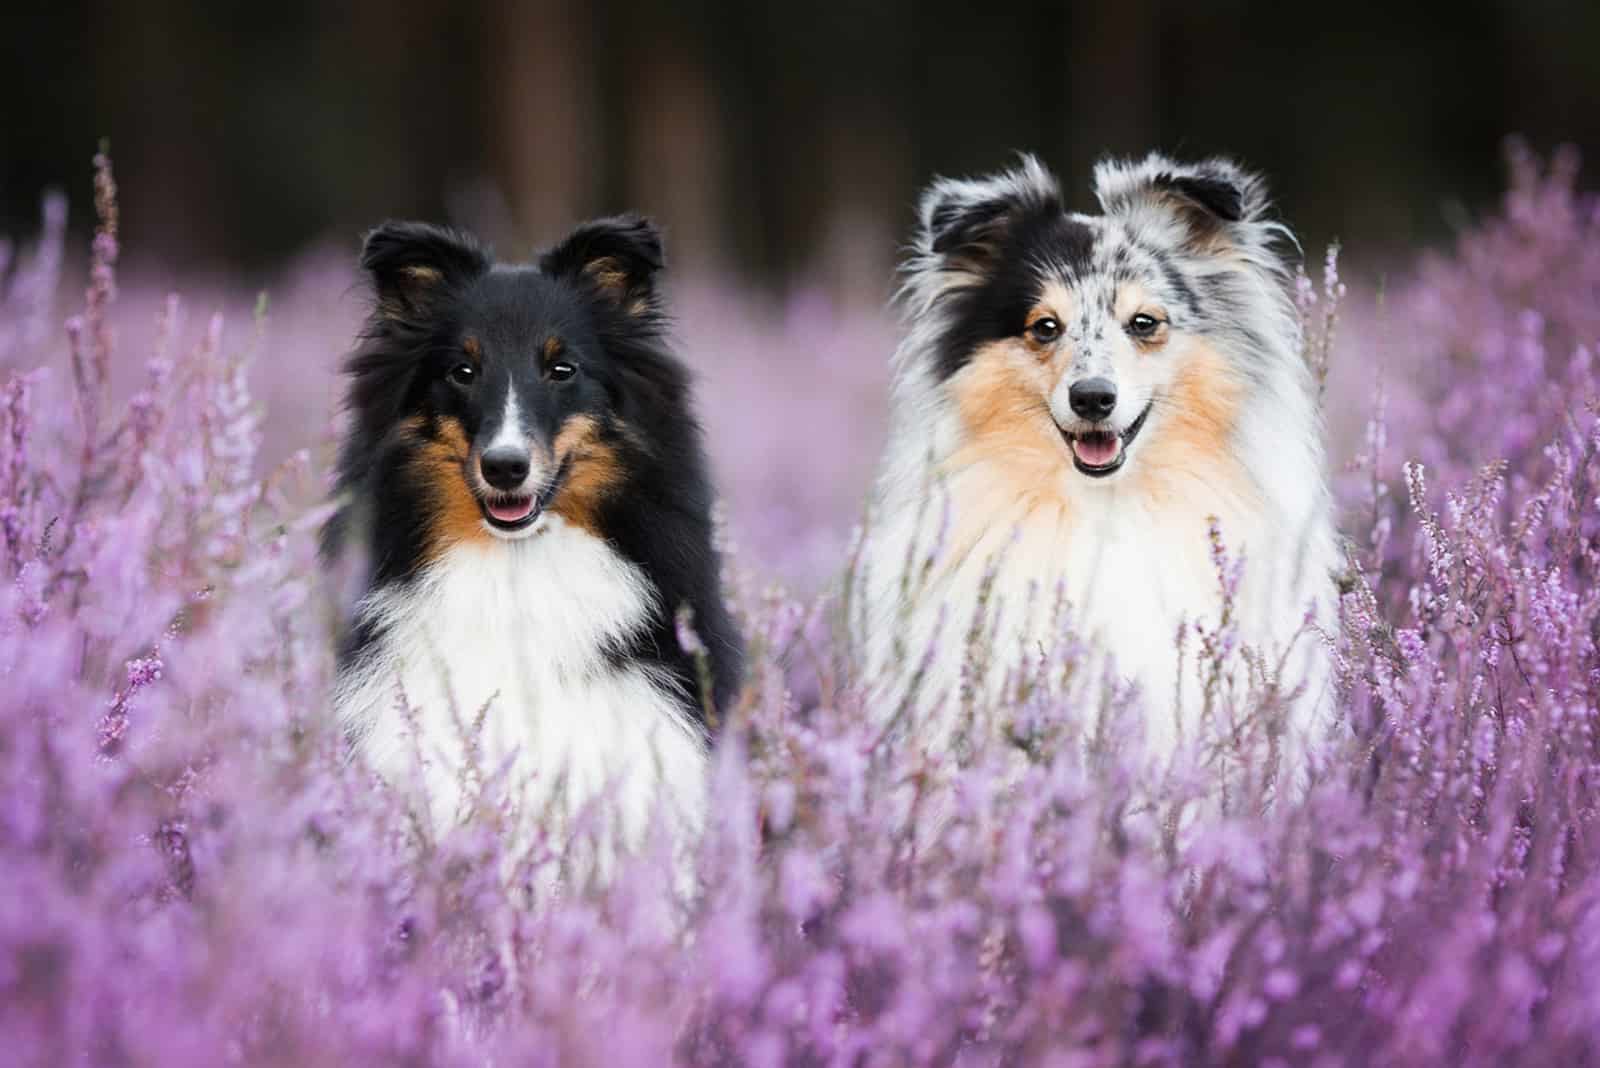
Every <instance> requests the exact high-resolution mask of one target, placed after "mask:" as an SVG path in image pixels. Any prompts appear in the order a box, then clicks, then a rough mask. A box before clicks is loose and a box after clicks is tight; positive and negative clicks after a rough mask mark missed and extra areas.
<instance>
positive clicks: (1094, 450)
mask: <svg viewBox="0 0 1600 1068" xmlns="http://www.w3.org/2000/svg"><path fill="white" fill-rule="evenodd" d="M1072 451H1073V452H1074V453H1076V454H1077V457H1078V459H1079V460H1081V461H1082V462H1083V463H1085V464H1087V465H1089V466H1090V467H1104V466H1105V465H1106V464H1108V463H1110V462H1111V461H1113V460H1115V459H1116V458H1117V454H1118V453H1120V452H1121V451H1122V439H1121V438H1119V437H1117V435H1115V434H1084V435H1083V436H1081V437H1076V438H1073V439H1072Z"/></svg>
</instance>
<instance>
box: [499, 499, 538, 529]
mask: <svg viewBox="0 0 1600 1068" xmlns="http://www.w3.org/2000/svg"><path fill="white" fill-rule="evenodd" d="M531 511H533V498H532V497H518V498H517V499H515V500H513V501H504V502H490V504H489V514H490V515H492V516H494V517H495V518H496V519H498V520H500V522H502V523H517V522H520V521H522V520H524V519H526V518H528V513H529V512H531Z"/></svg>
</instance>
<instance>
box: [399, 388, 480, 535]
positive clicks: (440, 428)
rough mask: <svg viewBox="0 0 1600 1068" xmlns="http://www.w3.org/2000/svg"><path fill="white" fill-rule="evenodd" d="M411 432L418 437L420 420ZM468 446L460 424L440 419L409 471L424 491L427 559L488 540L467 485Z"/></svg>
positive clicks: (475, 503)
mask: <svg viewBox="0 0 1600 1068" xmlns="http://www.w3.org/2000/svg"><path fill="white" fill-rule="evenodd" d="M411 422H412V423H413V424H414V425H413V426H412V428H411V429H412V431H413V432H414V433H415V434H417V435H419V436H420V435H422V433H423V431H424V428H423V425H422V421H421V420H420V419H418V420H413V421H411ZM470 452H471V444H470V443H469V442H468V441H467V435H466V433H465V432H464V431H463V430H462V429H461V424H460V423H458V422H456V421H455V420H454V419H440V420H439V421H438V423H437V424H436V429H435V432H434V436H433V437H432V438H428V439H425V440H422V441H421V442H420V443H419V444H418V446H417V450H416V453H415V454H414V458H413V459H412V461H411V463H412V468H413V470H414V471H415V472H416V474H417V476H418V477H419V478H420V479H421V480H422V481H423V483H424V484H425V485H426V486H427V487H428V502H429V509H428V513H429V514H428V520H429V521H428V549H427V554H426V555H427V557H428V559H430V560H433V559H437V558H438V556H439V555H440V554H441V553H443V552H444V551H445V550H446V549H448V548H449V547H450V546H452V545H455V544H458V543H460V542H467V541H473V540H476V539H483V538H488V537H490V534H489V532H488V531H487V530H485V529H484V528H483V513H482V511H481V510H480V509H479V508H478V500H477V498H476V497H474V496H473V494H472V490H471V489H470V488H469V487H468V485H467V474H466V464H467V457H468V454H469V453H470Z"/></svg>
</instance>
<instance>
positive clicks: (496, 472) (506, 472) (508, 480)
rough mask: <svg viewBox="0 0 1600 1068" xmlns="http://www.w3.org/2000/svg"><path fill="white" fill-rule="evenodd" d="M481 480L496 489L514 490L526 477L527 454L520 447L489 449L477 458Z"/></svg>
mask: <svg viewBox="0 0 1600 1068" xmlns="http://www.w3.org/2000/svg"><path fill="white" fill-rule="evenodd" d="M478 466H479V467H481V468H483V480H484V481H485V482H487V483H489V485H491V486H493V487H494V488H495V489H497V490H508V491H509V490H514V489H518V488H520V487H521V486H522V483H523V481H524V480H525V479H526V478H527V477H528V454H527V453H526V452H524V451H523V450H521V449H504V448H502V449H490V450H489V451H487V452H485V453H484V454H483V456H482V457H481V458H480V459H479V460H478Z"/></svg>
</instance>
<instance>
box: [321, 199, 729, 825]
mask: <svg viewBox="0 0 1600 1068" xmlns="http://www.w3.org/2000/svg"><path fill="white" fill-rule="evenodd" d="M361 265H362V268H363V269H364V271H365V272H366V274H367V275H368V276H369V277H370V280H371V284H372V288H373V292H374V296H375V302H374V307H373V311H372V313H371V316H370V318H369V320H368V322H367V325H366V329H365V331H364V333H363V335H362V339H361V343H360V345H359V347H358V348H357V350H356V351H355V353H354V354H353V355H352V357H351V358H350V360H349V363H348V366H347V372H348V375H349V383H350V384H349V394H348V407H349V409H350V411H351V425H350V427H349V429H348V432H347V434H346V436H345V438H344V441H343V445H342V448H341V452H340V457H339V466H338V492H339V494H340V495H341V497H342V501H343V503H342V505H341V510H340V511H339V512H338V513H337V514H336V516H335V518H334V520H333V521H332V522H331V523H330V525H329V528H328V530H327V531H326V532H325V537H324V550H325V553H327V554H328V555H330V556H333V555H338V554H339V552H340V550H341V549H342V548H344V547H346V546H355V547H359V548H361V549H364V550H365V553H364V555H365V559H366V567H367V574H366V579H365V595H364V596H363V597H362V598H361V599H360V601H359V603H358V605H357V606H356V609H355V612H354V615H353V618H352V619H351V620H350V624H349V628H348V635H347V638H346V642H345V646H344V649H343V651H342V656H341V662H340V673H339V679H338V682H337V687H336V692H335V695H334V704H335V708H336V711H337V714H338V717H339V719H340V720H341V722H342V723H343V725H344V727H345V729H346V731H347V732H348V734H349V736H350V737H351V738H352V740H353V741H354V743H355V744H356V746H357V747H358V748H359V750H360V751H361V752H362V753H363V754H364V756H365V758H366V759H367V761H368V762H369V763H370V765H371V766H372V767H373V768H374V769H375V770H376V771H377V772H379V773H380V774H381V775H383V776H384V777H385V778H388V779H391V781H402V782H404V781H416V780H410V779H409V776H411V775H412V774H413V772H414V769H415V768H416V767H418V766H420V769H421V778H420V782H421V784H422V785H423V786H424V787H425V790H424V794H425V800H426V802H427V805H428V808H429V811H430V815H431V819H432V821H433V823H434V824H435V826H437V827H440V828H442V827H445V826H448V825H450V824H451V823H452V822H453V821H455V820H456V819H457V818H459V817H460V816H461V815H462V814H463V813H464V811H465V810H464V807H463V806H464V804H465V803H466V802H467V801H468V800H469V791H468V786H469V783H470V782H471V781H472V780H474V779H478V780H479V781H481V780H482V779H487V778H489V777H491V776H504V779H503V783H504V785H505V786H506V787H507V788H508V789H509V791H510V792H511V796H512V797H513V798H520V805H521V809H520V811H521V812H522V815H523V817H524V818H525V819H532V820H543V819H545V818H546V817H547V816H548V817H550V818H553V819H554V820H556V821H558V822H559V821H562V820H565V819H566V818H567V817H569V816H570V815H572V814H573V812H574V811H575V810H576V808H577V807H578V806H580V805H582V804H584V803H585V802H587V801H590V800H592V799H599V801H600V803H601V804H603V805H610V804H614V805H615V807H606V808H603V809H600V810H599V811H602V812H605V813H607V816H606V819H605V821H604V826H605V827H606V828H607V829H608V833H609V831H610V830H611V829H619V830H620V831H621V833H623V834H624V835H625V836H627V838H628V840H630V841H636V840H637V838H638V836H639V835H640V834H641V833H642V832H643V830H644V829H645V828H646V827H647V826H649V825H651V824H652V821H653V820H655V819H656V818H657V817H658V816H662V817H664V818H665V821H666V822H667V823H671V824H678V825H683V824H690V825H692V824H693V823H695V822H696V821H697V820H698V819H699V817H700V814H701V811H702V808H703V804H704V801H703V779H704V770H705V764H706V750H707V743H708V720H707V716H706V712H705V709H704V701H703V698H706V697H709V699H710V700H712V701H713V702H715V703H718V704H720V703H724V702H726V701H727V700H728V699H729V697H730V695H731V694H732V693H733V692H734V689H735V686H736V684H737V679H738V677H739V672H740V647H739V638H738V635H737V633H736V632H735V628H734V625H733V623H732V622H731V620H730V618H729V615H728V613H727V611H726V609H725V607H724V604H723V601H722V597H721V592H720V589H719V568H718V558H717V553H716V551H715V549H714V547H713V522H712V504H713V495H712V489H711V484H710V481H709V479H708V476H707V466H706V460H705V457H704V455H703V452H702V448H701V441H700V430H699V427H698V425H697V424H696V422H695V418H694V416H693V413H692V411H691V406H690V385H689V379H688V374H687V372H686V370H685V368H684V367H683V366H682V365H681V364H680V363H679V362H678V360H677V359H675V358H674V356H673V355H672V354H671V353H670V352H669V351H668V347H667V344H666V341H665V325H666V324H665V318H664V314H663V311H662V309H661V305H660V301H659V299H658V295H657V282H658V274H659V272H660V270H661V267H662V250H661V240H660V236H659V234H658V233H657V231H656V229H655V228H654V226H653V225H652V224H650V223H649V222H648V221H645V220H643V219H639V218H635V217H621V218H613V219H604V220H600V221H597V222H590V223H587V224H585V225H583V226H580V227H579V228H578V229H577V230H576V231H574V232H573V233H572V234H571V235H570V236H568V237H567V238H566V240H564V241H563V242H561V244H559V245H558V246H557V247H555V248H554V249H552V250H550V251H549V252H547V253H545V254H544V255H543V256H541V257H540V258H539V259H538V261H537V262H536V263H531V264H501V263H496V262H494V261H493V260H492V259H491V257H490V256H489V254H488V253H487V252H485V251H484V250H483V249H482V248H480V247H479V246H478V245H477V244H476V243H475V242H474V241H473V240H472V239H471V238H469V237H467V236H466V235H463V234H460V233H457V232H454V231H451V230H447V229H442V228H439V227H435V226H430V225H425V224H421V223H389V224H386V225H384V226H382V227H380V228H379V229H377V230H376V231H374V232H373V233H372V234H370V235H369V236H368V238H367V241H366V246H365V250H364V252H363V254H362V259H361ZM682 606H687V607H688V609H689V610H690V612H691V613H692V620H693V626H694V628H695V629H696V631H697V632H698V634H699V636H700V639H701V641H702V642H703V644H704V646H705V647H706V650H707V652H706V654H704V655H707V656H708V657H709V676H710V680H711V685H710V686H709V689H710V690H711V692H710V693H709V694H702V690H703V689H705V688H707V687H703V686H702V682H701V679H702V675H701V673H700V668H701V666H702V665H701V663H700V662H699V661H698V660H697V658H696V657H695V656H692V655H691V654H690V652H688V651H686V650H685V649H683V648H680V645H679V640H678V638H677V636H676V632H675V626H674V624H675V613H677V612H678V611H679V610H680V608H681V607H682ZM414 762H420V765H419V764H417V763H414ZM474 789H475V787H474ZM663 806H664V807H663ZM546 826H548V824H546Z"/></svg>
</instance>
